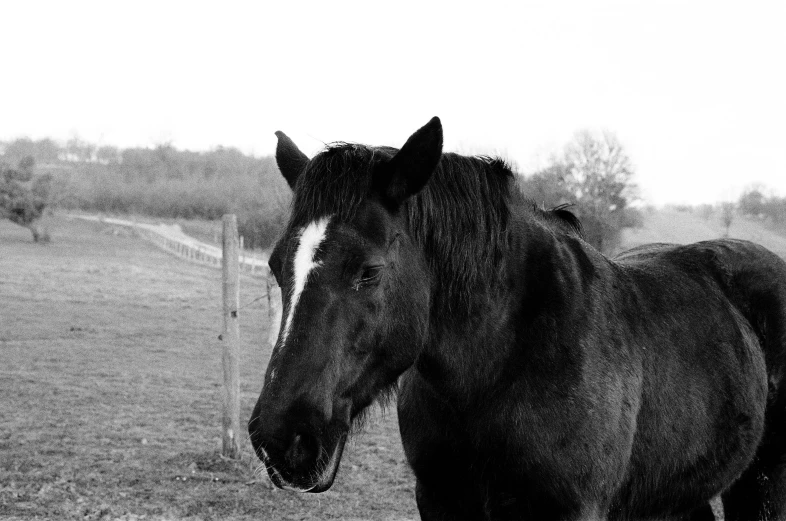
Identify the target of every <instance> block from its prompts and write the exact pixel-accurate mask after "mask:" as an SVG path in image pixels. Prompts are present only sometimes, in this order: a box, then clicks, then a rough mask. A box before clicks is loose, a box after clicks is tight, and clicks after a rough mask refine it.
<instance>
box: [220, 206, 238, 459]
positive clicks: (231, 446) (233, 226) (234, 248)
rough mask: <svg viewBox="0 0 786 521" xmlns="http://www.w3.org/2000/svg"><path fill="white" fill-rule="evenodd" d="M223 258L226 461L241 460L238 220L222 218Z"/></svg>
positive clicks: (224, 430) (230, 217) (224, 443)
mask: <svg viewBox="0 0 786 521" xmlns="http://www.w3.org/2000/svg"><path fill="white" fill-rule="evenodd" d="M223 224H224V241H223V252H222V253H223V255H222V274H223V277H222V280H223V295H224V331H223V332H222V333H221V339H222V340H223V343H224V349H223V356H222V363H223V366H224V400H223V415H222V423H223V433H222V443H221V454H223V455H224V456H225V457H227V458H233V459H237V458H239V457H240V444H239V442H238V439H239V436H240V379H239V376H238V373H239V362H238V352H239V351H240V348H239V347H240V346H239V344H240V324H239V321H238V316H237V313H238V308H239V307H240V286H239V283H238V278H239V271H238V240H237V217H236V216H234V215H225V216H224V218H223Z"/></svg>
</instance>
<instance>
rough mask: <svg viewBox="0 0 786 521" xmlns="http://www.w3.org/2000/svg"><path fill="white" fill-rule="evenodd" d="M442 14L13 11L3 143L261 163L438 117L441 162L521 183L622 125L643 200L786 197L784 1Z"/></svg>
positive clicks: (405, 130)
mask: <svg viewBox="0 0 786 521" xmlns="http://www.w3.org/2000/svg"><path fill="white" fill-rule="evenodd" d="M408 5H409V6H410V7H411V6H414V5H415V4H408ZM360 6H363V7H362V9H360V8H359V7H360ZM448 6H451V4H447V3H441V4H439V5H428V6H420V8H419V10H418V17H416V18H410V17H409V14H408V12H409V10H408V9H404V8H401V9H399V8H397V9H395V10H391V11H386V10H383V8H380V7H377V6H364V4H360V3H346V4H341V5H340V6H338V7H336V6H332V7H331V6H324V5H321V4H308V3H301V4H297V5H292V4H287V5H276V6H262V5H258V4H255V3H251V2H230V3H229V4H226V5H225V6H222V9H221V10H213V9H210V8H208V7H206V6H196V5H192V4H189V3H186V2H172V3H167V4H164V5H158V4H156V3H153V2H137V3H134V4H124V5H121V6H116V5H115V6H108V5H104V4H102V3H100V2H76V3H72V4H68V5H61V4H58V3H56V2H35V3H32V4H28V3H25V4H23V5H13V6H11V7H4V11H5V12H6V19H7V20H13V21H14V22H15V23H13V24H9V27H8V28H7V29H4V31H3V33H2V34H0V44H3V45H4V47H5V48H6V49H15V51H14V52H9V53H8V55H9V56H8V63H7V64H6V67H5V68H6V70H7V71H13V73H14V75H13V78H14V81H6V82H5V83H4V85H3V86H2V87H0V92H2V94H0V99H2V100H5V101H4V105H5V106H4V108H3V112H4V117H3V118H2V120H0V140H2V141H11V140H13V139H15V138H18V137H28V138H30V139H35V140H37V139H42V138H45V137H49V138H52V139H54V140H56V141H58V142H65V141H67V140H68V139H69V138H71V137H74V136H78V137H79V138H80V139H83V140H85V141H88V142H91V143H95V144H97V145H98V146H101V145H107V144H108V145H113V146H117V147H119V148H130V147H150V146H155V145H157V144H162V143H167V142H168V143H171V144H172V145H173V146H175V147H176V148H178V149H186V150H192V151H208V150H210V149H214V148H217V147H220V146H223V147H232V148H237V149H238V150H240V151H241V152H243V153H245V154H251V155H255V156H266V155H272V154H273V153H274V147H275V136H274V132H275V131H276V130H283V131H284V132H286V133H287V134H288V135H289V136H290V137H292V138H293V140H294V141H295V142H296V143H297V144H298V146H299V147H300V148H301V149H302V150H303V151H304V152H305V153H306V154H308V155H309V156H313V155H314V153H315V152H316V151H318V150H319V149H321V148H322V146H324V144H325V143H329V142H333V141H339V140H342V141H353V142H359V143H364V144H370V145H390V146H396V147H399V146H401V144H403V142H404V141H405V140H406V138H407V137H408V136H409V135H410V134H411V133H412V132H414V131H415V130H416V129H417V128H419V127H420V126H422V125H423V124H425V123H426V121H428V119H429V118H431V117H432V116H435V115H437V116H439V117H440V118H441V119H442V121H443V126H444V132H445V150H446V151H457V152H459V153H469V154H475V153H483V154H490V155H499V156H501V157H503V158H505V159H507V160H509V161H511V162H512V163H513V164H515V165H517V166H518V168H517V170H518V171H519V172H520V173H531V172H532V171H533V170H534V169H536V168H537V167H539V166H542V165H543V164H544V163H545V161H546V160H547V159H548V157H549V156H550V155H551V154H552V153H554V152H556V151H558V150H559V149H561V147H562V146H563V145H564V144H565V143H567V142H568V141H569V140H570V139H571V137H572V135H573V134H574V133H575V132H577V131H579V130H582V129H585V128H586V129H595V130H597V129H606V130H609V131H611V132H613V133H614V134H616V135H617V137H618V138H619V140H620V142H621V143H622V144H623V146H624V147H625V150H626V151H627V153H628V155H629V156H630V157H631V159H632V162H633V164H634V166H635V168H636V177H635V182H636V184H637V185H638V186H639V187H640V196H641V197H642V199H643V202H644V204H655V205H658V206H661V205H664V204H692V205H696V204H702V203H709V202H717V201H725V200H735V199H737V198H738V197H739V195H740V193H741V192H742V190H743V189H744V188H746V187H748V186H751V185H754V184H761V185H763V186H764V187H765V188H766V189H767V190H769V191H771V192H773V193H775V194H777V195H780V196H784V195H786V156H785V155H784V154H783V153H782V149H783V143H786V127H784V125H783V124H782V122H783V121H784V120H786V97H784V95H783V92H786V71H784V68H783V67H782V66H779V65H778V63H780V62H781V61H782V56H783V51H784V50H786V34H784V32H783V31H781V30H780V28H781V27H782V26H783V25H784V24H786V5H784V4H783V3H780V2H757V3H755V4H753V5H750V6H746V8H745V9H744V10H743V9H740V8H737V7H736V5H732V4H729V5H726V4H723V5H720V4H716V3H710V2H698V3H693V4H690V5H683V4H681V3H677V2H667V3H662V4H658V5H656V6H653V5H649V4H646V3H634V4H630V3H625V2H614V1H603V2H595V3H593V5H591V6H588V5H585V4H584V3H581V2H549V3H545V2H528V3H525V4H522V5H519V6H516V7H511V6H505V5H503V4H496V3H492V4H491V5H490V6H488V7H484V9H483V11H479V10H471V9H459V8H455V6H451V7H448ZM397 7H398V6H397ZM342 8H343V9H342ZM337 14H340V15H341V16H337ZM361 14H362V16H361ZM119 21H122V23H119ZM31 34H32V35H33V37H32V38H31V37H30V35H31ZM20 42H23V43H24V45H20Z"/></svg>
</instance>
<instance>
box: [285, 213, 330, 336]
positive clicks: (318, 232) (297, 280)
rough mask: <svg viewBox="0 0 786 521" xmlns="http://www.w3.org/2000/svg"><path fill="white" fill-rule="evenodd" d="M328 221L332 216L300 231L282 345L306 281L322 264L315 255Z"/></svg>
mask: <svg viewBox="0 0 786 521" xmlns="http://www.w3.org/2000/svg"><path fill="white" fill-rule="evenodd" d="M328 223H330V217H329V216H328V217H323V218H322V219H320V220H318V221H314V222H312V223H311V224H309V225H308V226H306V227H305V228H303V231H302V232H300V241H299V242H298V246H297V251H296V252H295V261H294V268H293V271H294V273H293V276H292V278H293V283H294V284H293V286H292V295H291V297H290V301H289V312H288V313H287V321H286V322H285V323H284V333H283V334H282V336H281V345H282V346H283V345H284V342H286V340H287V336H289V329H290V328H291V327H292V319H294V318H295V310H296V309H297V304H298V301H299V300H300V294H301V293H303V289H304V288H305V287H306V282H308V275H309V274H310V273H311V271H313V270H314V269H315V268H317V267H319V265H320V264H321V263H319V262H316V260H315V257H316V255H317V250H318V249H319V245H320V244H322V241H324V240H325V233H326V232H327V227H328Z"/></svg>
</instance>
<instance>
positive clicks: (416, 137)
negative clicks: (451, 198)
mask: <svg viewBox="0 0 786 521" xmlns="http://www.w3.org/2000/svg"><path fill="white" fill-rule="evenodd" d="M441 157H442V123H441V122H440V121H439V118H438V117H434V118H431V121H429V122H428V123H426V124H425V125H423V127H421V128H420V129H418V130H417V131H416V132H415V133H414V134H412V135H411V136H409V139H407V142H406V143H404V146H403V147H401V150H399V151H398V152H397V153H396V155H395V156H393V158H392V159H391V160H390V161H389V162H388V163H384V164H382V165H380V168H379V170H378V171H377V172H376V174H375V180H374V184H375V187H376V190H377V192H378V193H379V194H380V195H381V196H382V199H383V200H384V201H385V203H387V205H388V206H389V207H391V208H392V209H397V208H398V207H399V206H401V203H403V202H404V201H405V200H406V199H407V198H409V197H411V196H413V195H415V194H416V193H418V192H419V191H420V190H422V189H423V187H424V186H426V183H428V180H429V179H430V178H431V174H433V173H434V170H436V168H437V165H438V164H439V160H440V158H441Z"/></svg>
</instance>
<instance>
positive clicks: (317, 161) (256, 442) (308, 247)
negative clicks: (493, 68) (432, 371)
mask: <svg viewBox="0 0 786 521" xmlns="http://www.w3.org/2000/svg"><path fill="white" fill-rule="evenodd" d="M276 135H277V137H278V146H277V149H276V161H277V163H278V166H279V169H280V170H281V173H282V175H283V176H284V178H285V179H286V180H287V182H288V184H289V186H290V187H291V188H292V189H293V192H294V199H293V205H292V215H291V217H290V220H289V223H288V225H287V228H286V230H285V232H284V234H283V236H282V237H281V238H280V240H279V241H278V243H277V244H276V245H275V248H274V249H273V252H272V254H271V256H270V261H269V264H270V269H271V271H272V272H273V274H274V275H275V277H276V280H277V282H278V284H279V286H280V287H281V289H282V300H283V314H282V320H281V328H280V332H279V335H278V339H277V341H276V345H275V347H274V348H273V352H272V355H271V358H270V362H269V364H268V367H267V371H266V374H265V379H264V386H263V389H262V392H261V394H260V396H259V400H258V401H257V404H256V407H255V408H254V412H253V414H252V418H251V421H250V422H249V433H250V435H251V442H252V445H253V446H254V449H255V451H256V453H257V455H258V456H259V458H260V459H261V460H262V461H263V462H264V463H265V465H266V467H267V470H268V473H269V475H270V478H271V480H272V481H273V483H274V484H275V485H276V486H278V487H281V488H288V489H294V490H297V491H301V492H306V491H309V492H321V491H324V490H327V489H328V488H330V486H331V485H332V483H333V480H334V479H335V476H336V472H337V470H338V466H339V462H340V460H341V456H342V453H343V449H344V444H345V442H346V440H347V437H348V436H349V434H350V432H351V429H352V426H353V423H355V422H356V421H357V420H358V419H359V418H360V417H361V416H362V412H363V411H364V410H365V409H366V408H367V407H368V406H369V405H370V404H371V403H373V401H374V400H375V399H377V398H379V397H380V396H383V395H385V393H386V392H388V391H390V390H392V389H393V388H394V387H395V383H396V381H397V379H398V377H399V376H400V375H401V374H402V373H403V372H404V371H405V370H407V368H409V367H410V366H411V365H412V364H413V363H414V361H415V358H416V356H417V353H418V349H419V346H421V345H422V344H423V342H424V338H425V335H426V329H427V323H428V315H429V300H430V294H431V289H430V285H431V281H430V272H429V270H428V267H427V266H426V262H425V260H424V258H423V254H422V252H421V251H420V249H419V248H417V247H416V245H415V243H414V241H413V239H412V237H410V236H409V234H408V231H407V230H408V226H407V213H406V212H405V211H402V206H403V205H404V203H405V202H406V201H407V200H408V199H409V198H411V197H412V196H413V195H415V194H417V193H418V192H419V191H420V190H421V189H422V188H423V187H424V186H425V185H426V183H427V182H428V181H429V178H430V177H431V175H432V173H433V172H434V171H435V169H436V167H437V164H438V163H439V161H440V158H441V155H442V126H441V124H440V121H439V119H438V118H433V119H432V120H431V121H430V122H429V123H428V124H426V125H425V126H424V127H422V128H421V129H419V130H418V131H417V132H415V133H414V134H413V135H412V136H410V138H409V139H408V140H407V142H406V143H405V144H404V146H403V147H402V148H401V149H400V150H395V149H391V148H371V147H365V146H360V145H352V144H346V143H342V144H337V145H334V146H330V147H328V148H327V149H326V150H325V151H323V152H322V153H320V154H318V155H317V156H315V157H314V158H313V159H311V160H309V159H308V157H307V156H306V155H305V154H303V153H302V152H301V151H300V150H299V149H298V148H297V146H296V145H295V144H294V143H293V142H292V141H291V140H290V139H289V138H288V137H287V136H286V135H285V134H283V133H282V132H277V133H276Z"/></svg>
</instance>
